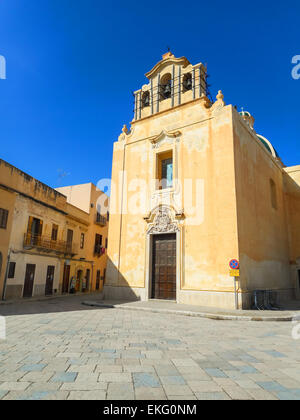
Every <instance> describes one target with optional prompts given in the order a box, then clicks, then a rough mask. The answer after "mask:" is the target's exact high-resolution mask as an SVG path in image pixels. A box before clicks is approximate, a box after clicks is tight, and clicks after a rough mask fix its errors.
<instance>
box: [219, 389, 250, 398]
mask: <svg viewBox="0 0 300 420" xmlns="http://www.w3.org/2000/svg"><path fill="white" fill-rule="evenodd" d="M224 391H225V392H226V394H228V396H229V397H230V398H231V399H232V400H252V399H253V397H252V394H250V393H249V392H247V391H246V390H244V389H242V388H240V387H238V386H236V387H224Z"/></svg>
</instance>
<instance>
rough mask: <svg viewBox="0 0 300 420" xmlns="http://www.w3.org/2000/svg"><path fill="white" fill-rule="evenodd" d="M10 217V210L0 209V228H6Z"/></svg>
mask: <svg viewBox="0 0 300 420" xmlns="http://www.w3.org/2000/svg"><path fill="white" fill-rule="evenodd" d="M7 219H8V210H5V209H0V228H1V229H6V227H7Z"/></svg>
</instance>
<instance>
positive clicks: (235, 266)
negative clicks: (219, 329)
mask: <svg viewBox="0 0 300 420" xmlns="http://www.w3.org/2000/svg"><path fill="white" fill-rule="evenodd" d="M229 267H230V272H229V275H230V276H231V277H233V278H234V300H235V309H239V296H238V293H237V286H236V282H237V281H238V279H239V276H240V263H239V261H238V260H236V259H233V260H230V262H229Z"/></svg>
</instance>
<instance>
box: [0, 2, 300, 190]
mask: <svg viewBox="0 0 300 420" xmlns="http://www.w3.org/2000/svg"><path fill="white" fill-rule="evenodd" d="M279 3H281V4H279ZM299 15H300V4H299V1H298V2H297V1H289V0H287V1H285V2H274V1H263V0H261V1H255V0H254V1H251V2H242V1H230V0H229V1H226V2H224V1H217V0H216V1H213V2H208V1H205V2H204V1H199V0H190V1H188V2H184V1H178V0H173V1H172V2H171V1H169V2H168V1H164V2H161V1H157V0H153V1H151V2H143V1H132V0H127V1H106V2H104V1H100V0H76V1H74V0H30V1H28V0H0V55H3V56H4V57H5V58H6V61H7V79H6V80H0V123H1V124H0V142H1V143H0V145H1V153H0V157H1V158H2V159H4V160H7V161H8V162H10V163H11V164H13V165H15V166H17V167H18V168H20V169H22V170H24V171H25V172H28V173H30V174H31V175H32V176H34V177H35V178H38V179H39V180H41V181H42V182H45V183H47V184H48V185H50V186H52V187H56V186H62V185H70V184H77V183H84V182H90V181H92V182H94V183H97V181H98V180H99V179H101V178H107V177H110V174H111V161H112V146H113V142H114V141H116V140H117V138H118V135H119V134H120V132H121V129H122V126H123V124H125V123H126V124H128V123H129V122H130V121H131V120H132V117H133V98H132V94H131V92H132V91H133V90H136V89H139V88H140V87H141V86H142V85H143V84H144V83H145V82H146V79H145V77H144V74H145V73H146V72H147V71H149V70H150V69H151V68H152V67H153V66H154V65H155V64H156V63H157V62H158V61H159V60H160V59H161V55H162V54H163V53H165V52H166V50H167V46H170V47H171V50H172V52H173V53H174V54H175V55H176V56H183V55H184V56H186V57H187V58H188V59H189V60H190V61H191V62H192V63H193V64H195V63H198V62H203V63H207V64H208V72H209V74H210V83H211V84H212V86H211V93H212V95H213V96H215V95H216V94H217V91H218V90H219V89H222V91H223V93H224V95H225V101H226V102H227V103H232V104H233V105H237V106H238V107H239V108H240V107H242V106H243V107H244V108H245V109H246V110H248V111H250V112H251V113H252V114H253V116H254V117H255V119H256V123H255V128H256V131H257V132H258V133H260V134H263V135H264V136H265V137H267V138H268V139H269V140H270V141H271V142H272V143H273V145H274V146H275V148H276V149H277V150H278V152H279V154H280V156H281V157H282V159H283V161H284V163H285V164H286V165H288V166H289V165H296V164H300V148H299V133H300V118H299V93H300V79H299V80H294V79H293V78H292V77H291V70H292V67H293V65H292V63H291V60H292V57H293V56H295V55H299V54H300V43H299V38H300V34H299Z"/></svg>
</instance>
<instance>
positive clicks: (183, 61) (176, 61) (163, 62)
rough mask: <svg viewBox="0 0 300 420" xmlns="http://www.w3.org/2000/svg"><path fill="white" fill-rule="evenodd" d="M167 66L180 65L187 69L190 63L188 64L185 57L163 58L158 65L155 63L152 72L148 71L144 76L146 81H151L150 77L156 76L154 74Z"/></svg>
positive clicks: (172, 56)
mask: <svg viewBox="0 0 300 420" xmlns="http://www.w3.org/2000/svg"><path fill="white" fill-rule="evenodd" d="M169 64H177V65H180V64H182V65H183V67H187V66H188V65H189V64H191V63H190V62H189V60H188V59H187V58H186V57H180V58H176V57H175V56H174V55H171V56H169V57H166V58H164V59H163V60H161V61H160V62H159V63H157V64H156V65H155V66H154V67H153V69H152V70H150V71H149V72H148V73H146V74H145V76H146V77H147V78H148V79H151V78H152V77H154V76H155V75H156V73H158V72H159V71H161V70H162V69H163V68H164V67H166V66H167V65H169Z"/></svg>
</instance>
